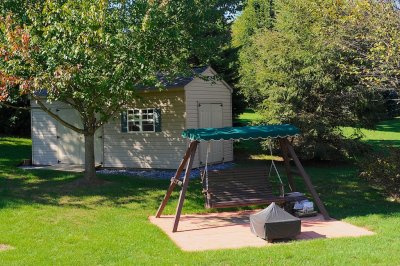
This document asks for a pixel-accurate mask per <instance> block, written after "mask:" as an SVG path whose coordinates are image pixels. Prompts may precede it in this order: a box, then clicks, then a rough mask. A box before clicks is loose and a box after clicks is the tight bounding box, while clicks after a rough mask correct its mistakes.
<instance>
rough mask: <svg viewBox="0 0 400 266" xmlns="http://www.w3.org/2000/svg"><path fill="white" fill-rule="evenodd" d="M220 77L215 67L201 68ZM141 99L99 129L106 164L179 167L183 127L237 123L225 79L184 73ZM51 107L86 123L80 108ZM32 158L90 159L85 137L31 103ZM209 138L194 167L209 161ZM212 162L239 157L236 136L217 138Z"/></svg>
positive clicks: (99, 160) (99, 153)
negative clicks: (234, 119) (234, 138)
mask: <svg viewBox="0 0 400 266" xmlns="http://www.w3.org/2000/svg"><path fill="white" fill-rule="evenodd" d="M195 71H196V72H197V73H198V74H201V75H203V76H215V75H217V73H216V72H215V71H214V70H213V69H212V68H211V67H203V68H196V69H195ZM140 95H141V96H142V97H141V99H138V100H136V101H135V102H133V103H132V105H130V106H127V108H126V111H123V112H122V113H121V117H117V118H115V119H113V120H111V121H110V122H109V123H107V124H106V125H104V126H103V127H102V128H100V129H99V130H98V131H97V132H96V138H95V160H96V164H100V165H102V166H103V167H105V168H154V169H175V168H176V167H177V166H178V165H179V163H180V161H181V160H182V157H181V156H182V154H183V153H184V152H185V150H186V149H187V147H188V144H189V143H188V141H187V140H185V139H183V138H182V137H181V132H182V130H185V129H191V128H207V127H229V126H232V89H231V88H230V86H229V85H228V84H227V83H226V82H224V81H223V80H217V81H208V80H204V79H201V78H199V77H188V78H178V79H176V80H175V81H173V82H169V83H166V84H165V89H163V90H161V91H160V90H158V89H142V90H141V92H140ZM46 104H47V107H48V108H50V109H51V110H53V111H55V112H57V114H58V115H59V116H60V117H62V118H64V119H66V120H68V122H70V123H73V124H74V125H76V126H81V121H80V118H79V116H78V114H77V112H76V111H75V110H74V109H72V108H71V107H70V106H68V105H66V104H63V103H60V102H53V103H46ZM31 107H32V111H31V120H32V123H31V125H32V162H33V164H34V165H55V164H73V165H80V164H84V149H83V147H84V140H83V136H82V135H80V134H78V133H76V132H74V131H72V130H70V129H68V128H66V127H64V126H63V125H61V124H60V123H59V122H57V121H56V120H54V119H53V118H52V117H50V116H49V115H48V114H47V113H45V112H44V111H42V110H41V109H39V108H38V105H37V103H36V102H34V101H32V102H31ZM207 147H208V145H207V143H204V144H202V145H201V146H200V148H199V150H198V151H197V154H196V158H195V161H194V166H195V167H198V166H201V165H203V164H204V163H205V160H206V158H205V157H206V151H207ZM210 149H211V151H212V152H211V153H210V155H209V158H208V162H209V163H219V162H229V161H232V160H233V145H232V141H224V142H211V143H210Z"/></svg>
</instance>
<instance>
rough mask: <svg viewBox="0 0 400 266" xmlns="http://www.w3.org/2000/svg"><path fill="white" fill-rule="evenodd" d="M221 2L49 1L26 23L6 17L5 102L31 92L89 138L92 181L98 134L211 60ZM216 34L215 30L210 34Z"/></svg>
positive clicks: (2, 41)
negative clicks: (144, 92) (139, 100)
mask: <svg viewBox="0 0 400 266" xmlns="http://www.w3.org/2000/svg"><path fill="white" fill-rule="evenodd" d="M219 5H221V1H206V2H203V1H196V0H188V1H170V0H159V1H156V0H152V1H144V0H139V1H130V0H91V1H87V0H55V1H54V0H46V1H43V3H39V4H30V5H28V6H29V9H28V11H27V13H26V14H27V17H26V19H24V20H20V19H18V17H17V18H16V16H15V15H13V14H11V13H9V14H7V15H6V16H3V17H2V18H1V19H0V102H3V104H6V103H7V101H8V100H9V97H10V95H12V94H15V93H16V92H17V93H19V94H27V95H29V96H30V97H31V99H32V100H35V101H37V103H38V104H39V106H40V107H41V108H42V109H43V110H44V111H45V112H47V113H48V114H49V115H50V116H51V117H52V118H54V119H56V120H57V121H59V122H60V123H61V124H62V125H64V126H65V127H67V128H69V129H72V130H74V131H76V132H78V133H81V134H83V135H84V139H85V178H86V180H89V181H90V180H92V179H93V178H94V177H95V168H94V166H95V164H94V134H95V132H96V130H97V129H98V128H99V127H101V126H102V125H103V124H104V123H107V121H109V119H111V118H112V117H114V116H115V115H116V114H118V113H119V112H120V111H121V109H122V108H123V107H124V106H126V105H127V104H128V103H130V102H131V101H132V100H133V99H134V98H136V97H137V91H136V89H137V88H138V87H139V86H161V84H160V82H159V81H158V79H157V74H158V73H160V72H162V73H163V74H164V75H165V76H166V77H167V78H169V79H172V78H174V77H176V76H178V75H183V74H189V72H190V70H191V66H192V65H191V64H190V62H193V61H196V62H201V63H205V64H206V63H207V62H208V60H209V57H210V55H213V54H215V50H217V49H218V48H219V47H220V39H219V38H218V37H219V35H218V32H219V31H220V30H222V28H223V27H222V26H221V25H223V23H222V22H224V21H225V20H226V18H225V17H224V13H225V11H226V9H228V8H231V7H230V6H229V7H228V6H227V7H225V6H224V5H222V7H221V6H220V8H218V9H217V8H216V7H217V6H219ZM210 32H213V33H214V34H213V35H210V34H209V33H210ZM38 92H45V93H46V95H47V97H46V100H47V101H60V102H63V103H65V104H67V105H69V106H71V107H72V108H73V109H75V110H77V111H78V113H79V115H80V118H81V120H82V124H83V128H78V127H76V126H74V125H72V124H70V123H68V122H67V121H65V120H63V119H61V118H60V117H59V116H58V115H57V114H56V113H53V112H52V110H50V109H48V108H47V107H46V105H45V102H44V100H43V99H42V98H40V97H39V96H38V95H39V94H38Z"/></svg>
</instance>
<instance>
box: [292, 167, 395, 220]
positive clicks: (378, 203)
mask: <svg viewBox="0 0 400 266" xmlns="http://www.w3.org/2000/svg"><path fill="white" fill-rule="evenodd" d="M307 170H308V172H309V174H310V176H311V178H312V181H313V184H314V186H315V188H316V190H317V192H318V193H319V195H320V197H321V199H322V201H323V202H324V203H325V206H326V208H327V209H328V211H329V213H330V215H331V216H332V217H334V218H336V219H342V218H346V217H356V216H366V215H371V214H379V215H383V216H392V215H393V214H395V213H397V215H400V203H398V202H392V201H390V200H388V199H387V197H386V196H385V194H384V192H383V191H382V190H379V189H376V188H372V187H371V186H370V185H369V184H368V183H367V182H366V181H365V180H362V179H361V178H360V177H358V171H357V169H356V168H355V167H352V166H348V167H340V168H337V167H332V166H329V167H324V168H322V167H309V168H308V169H307ZM296 182H297V184H301V185H300V186H299V187H300V188H301V190H302V191H306V188H305V186H304V184H302V182H301V180H300V178H297V179H296Z"/></svg>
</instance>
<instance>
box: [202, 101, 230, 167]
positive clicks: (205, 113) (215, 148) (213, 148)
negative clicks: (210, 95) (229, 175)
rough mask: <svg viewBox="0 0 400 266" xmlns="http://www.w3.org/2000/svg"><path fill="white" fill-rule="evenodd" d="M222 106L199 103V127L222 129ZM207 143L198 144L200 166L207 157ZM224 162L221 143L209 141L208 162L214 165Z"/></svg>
mask: <svg viewBox="0 0 400 266" xmlns="http://www.w3.org/2000/svg"><path fill="white" fill-rule="evenodd" d="M222 110H223V107H222V104H220V103H200V104H199V127H200V128H204V127H215V128H221V127H223V119H222ZM207 148H208V143H207V142H201V143H200V164H205V162H206V156H207ZM223 160H224V152H223V141H210V153H209V154H208V162H209V163H216V162H222V161H223Z"/></svg>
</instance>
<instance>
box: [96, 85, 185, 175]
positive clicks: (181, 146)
mask: <svg viewBox="0 0 400 266" xmlns="http://www.w3.org/2000/svg"><path fill="white" fill-rule="evenodd" d="M142 96H143V99H140V100H137V101H136V102H135V103H132V106H130V107H132V108H160V109H161V130H162V131H161V132H149V133H136V132H135V133H122V132H121V121H120V117H116V118H115V119H113V120H112V121H111V122H110V123H108V124H107V125H105V126H104V166H105V167H124V168H162V169H175V168H177V166H178V165H179V163H180V161H181V159H182V156H183V155H184V152H185V150H186V142H185V141H184V140H183V139H182V138H181V133H182V130H184V128H185V103H184V102H185V97H184V96H185V95H184V93H183V90H182V89H180V90H175V91H163V92H148V93H144V94H143V95H142Z"/></svg>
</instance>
